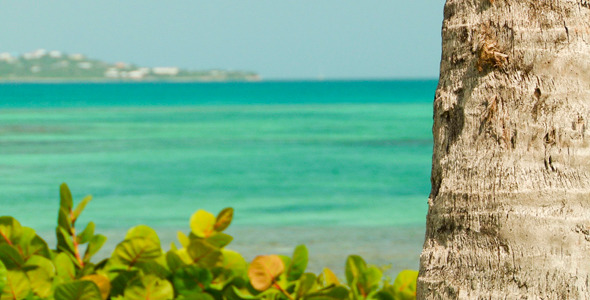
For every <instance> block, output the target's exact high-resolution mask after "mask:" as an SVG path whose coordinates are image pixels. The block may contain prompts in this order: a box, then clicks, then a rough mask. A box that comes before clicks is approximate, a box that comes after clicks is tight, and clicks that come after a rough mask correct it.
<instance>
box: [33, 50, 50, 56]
mask: <svg viewBox="0 0 590 300" xmlns="http://www.w3.org/2000/svg"><path fill="white" fill-rule="evenodd" d="M33 55H34V56H35V58H41V57H43V56H45V55H47V50H45V49H37V50H35V51H34V52H33Z"/></svg>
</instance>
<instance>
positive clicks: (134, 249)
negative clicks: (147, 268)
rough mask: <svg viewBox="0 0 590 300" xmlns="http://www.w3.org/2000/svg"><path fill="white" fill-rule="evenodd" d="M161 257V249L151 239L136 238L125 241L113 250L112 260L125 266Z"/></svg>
mask: <svg viewBox="0 0 590 300" xmlns="http://www.w3.org/2000/svg"><path fill="white" fill-rule="evenodd" d="M161 255H162V249H161V248H160V245H159V244H156V243H155V242H154V240H153V239H149V238H142V237H136V238H132V239H129V240H125V241H123V242H121V243H119V245H117V247H116V248H115V251H114V252H113V255H112V258H113V259H115V260H116V261H118V262H120V263H122V264H123V265H125V266H133V265H135V264H136V263H138V262H142V261H146V260H150V259H155V258H158V257H160V256H161Z"/></svg>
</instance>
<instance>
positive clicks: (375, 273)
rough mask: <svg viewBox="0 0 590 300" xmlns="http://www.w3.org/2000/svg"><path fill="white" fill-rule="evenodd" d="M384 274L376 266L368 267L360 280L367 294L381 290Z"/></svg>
mask: <svg viewBox="0 0 590 300" xmlns="http://www.w3.org/2000/svg"><path fill="white" fill-rule="evenodd" d="M382 276H383V273H382V272H381V270H379V268H377V267H376V266H370V267H368V268H367V269H366V270H365V272H364V273H363V274H362V276H361V278H362V280H359V284H362V285H363V286H364V290H365V293H366V294H369V293H371V292H373V291H375V290H376V289H378V288H379V283H380V282H381V277H382Z"/></svg>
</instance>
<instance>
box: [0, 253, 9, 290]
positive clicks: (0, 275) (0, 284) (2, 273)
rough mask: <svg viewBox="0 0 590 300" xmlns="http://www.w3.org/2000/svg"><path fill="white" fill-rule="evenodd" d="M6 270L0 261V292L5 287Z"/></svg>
mask: <svg viewBox="0 0 590 300" xmlns="http://www.w3.org/2000/svg"><path fill="white" fill-rule="evenodd" d="M7 271H8V270H6V267H5V266H4V264H3V263H2V261H1V260H0V292H2V290H3V289H4V286H5V285H6V280H7V279H6V272H7Z"/></svg>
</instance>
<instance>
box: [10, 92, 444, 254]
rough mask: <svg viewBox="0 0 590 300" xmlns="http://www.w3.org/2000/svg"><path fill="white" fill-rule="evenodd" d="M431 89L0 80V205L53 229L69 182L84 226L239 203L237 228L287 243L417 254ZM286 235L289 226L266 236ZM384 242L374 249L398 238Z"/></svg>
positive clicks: (426, 183) (155, 222) (165, 218)
mask: <svg viewBox="0 0 590 300" xmlns="http://www.w3.org/2000/svg"><path fill="white" fill-rule="evenodd" d="M435 87H436V82H435V81H375V82H262V83H210V84H195V83H182V84H173V83H137V84H2V85H0V178H2V180H0V207H1V214H2V215H12V216H15V217H17V218H18V219H19V220H20V221H21V223H23V224H24V225H26V226H30V227H33V228H35V229H37V230H38V231H41V232H51V231H52V230H53V229H54V226H55V220H56V215H57V206H58V199H59V197H58V187H59V184H60V183H62V182H67V183H68V184H69V186H70V188H71V189H72V192H73V194H74V197H75V198H77V199H81V197H83V196H85V195H86V194H92V195H93V196H94V200H93V202H92V203H91V204H90V205H89V206H88V208H87V210H86V211H85V212H84V214H83V215H82V218H81V220H80V222H81V223H83V222H87V221H88V220H93V221H95V223H97V230H98V231H101V230H102V231H107V232H112V233H113V234H117V232H119V233H120V232H122V231H123V230H124V229H127V228H129V227H130V226H133V225H137V224H147V225H150V226H153V227H155V228H157V229H158V230H161V231H162V232H168V231H170V232H172V230H174V229H182V230H186V228H187V222H188V218H189V217H190V215H191V214H192V213H193V212H194V211H196V210H197V209H200V208H203V209H207V210H210V211H212V212H217V211H219V210H220V209H222V208H223V207H227V206H232V207H234V208H235V209H236V213H235V221H234V223H233V225H232V227H233V228H234V229H233V230H235V231H236V232H240V235H242V236H247V239H248V241H250V240H252V239H258V241H259V242H261V243H262V244H263V245H265V244H264V243H263V242H268V243H270V244H269V245H271V244H272V245H275V246H276V248H277V249H278V251H279V252H280V249H283V248H284V249H287V248H289V247H291V246H292V245H291V244H290V243H289V242H290V241H296V240H297V241H301V242H305V241H306V240H305V239H304V238H303V237H307V239H308V240H309V241H308V243H310V244H311V245H312V248H313V245H314V241H315V244H316V245H318V252H319V253H318V255H320V256H321V254H322V253H326V252H330V251H332V252H333V251H334V247H339V245H341V241H340V244H338V241H337V240H331V237H333V236H334V234H335V233H336V232H338V233H342V231H346V230H349V231H354V232H356V233H357V234H356V235H355V236H357V238H356V240H354V241H352V242H351V243H350V244H351V246H350V247H352V248H350V247H349V248H346V247H345V249H350V250H351V251H357V252H359V251H360V252H362V250H363V249H364V248H361V249H360V250H355V249H354V247H356V246H357V245H359V244H362V243H369V242H370V240H367V241H364V240H362V239H363V238H366V239H369V238H368V237H367V236H368V235H371V234H373V235H379V236H382V235H385V236H386V237H387V236H388V235H389V236H391V235H392V234H394V235H396V236H397V238H398V239H399V240H407V241H409V242H407V243H406V244H404V245H405V246H403V247H406V248H407V249H406V248H404V249H405V250H404V251H406V252H408V251H410V252H412V253H411V254H412V255H414V254H416V253H415V252H418V253H419V247H420V246H421V241H422V239H423V231H422V230H423V226H424V222H425V215H426V209H427V196H428V193H429V191H430V179H429V177H430V164H431V153H432V134H431V127H432V104H431V103H432V98H433V95H434V89H435ZM281 228H282V229H284V228H291V230H290V231H289V232H294V233H293V234H292V235H290V236H289V238H287V239H285V237H282V239H281V238H278V240H272V238H270V237H269V236H271V235H272V234H273V233H272V231H273V230H277V232H279V231H280V230H281ZM296 232H299V234H297V233H296ZM309 232H312V235H311V236H308V234H309ZM313 232H317V234H316V235H313ZM303 233H305V234H303ZM417 233H418V234H417ZM249 234H250V235H249ZM409 234H411V235H412V236H408V235H409ZM278 235H279V236H280V234H278ZM416 235H418V237H416ZM265 236H266V237H267V238H265ZM391 239H394V240H395V237H391ZM164 240H165V238H164ZM170 240H172V239H170ZM271 240H272V241H271ZM349 242H350V241H349ZM376 242H378V243H382V242H383V241H382V240H376ZM236 243H237V245H238V246H239V245H240V240H236ZM322 243H323V244H322ZM408 243H409V244H408ZM248 244H249V243H248V242H246V241H245V240H244V242H242V247H243V248H245V247H246V246H247V245H248ZM387 245H388V244H387ZM387 245H386V246H379V247H381V248H383V247H395V245H389V246H387ZM367 246H368V247H370V245H368V244H367ZM281 247H283V248H281ZM400 247H402V246H400ZM403 247H402V248H403ZM408 247H409V248H408ZM290 249H292V248H290ZM408 249H412V250H408ZM258 250H261V249H252V251H258ZM384 250H385V249H381V250H379V251H378V254H379V255H381V256H383V251H384ZM245 251H247V250H245ZM285 251H287V250H285ZM391 251H393V250H391ZM312 255H313V253H312ZM368 255H369V256H370V254H368ZM339 259H341V258H339ZM387 259H388V258H387V255H385V258H383V260H384V261H385V262H386V261H387ZM416 259H417V257H416ZM400 261H402V262H403V261H408V258H407V257H405V258H403V259H400ZM412 263H415V260H413V261H412Z"/></svg>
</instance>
